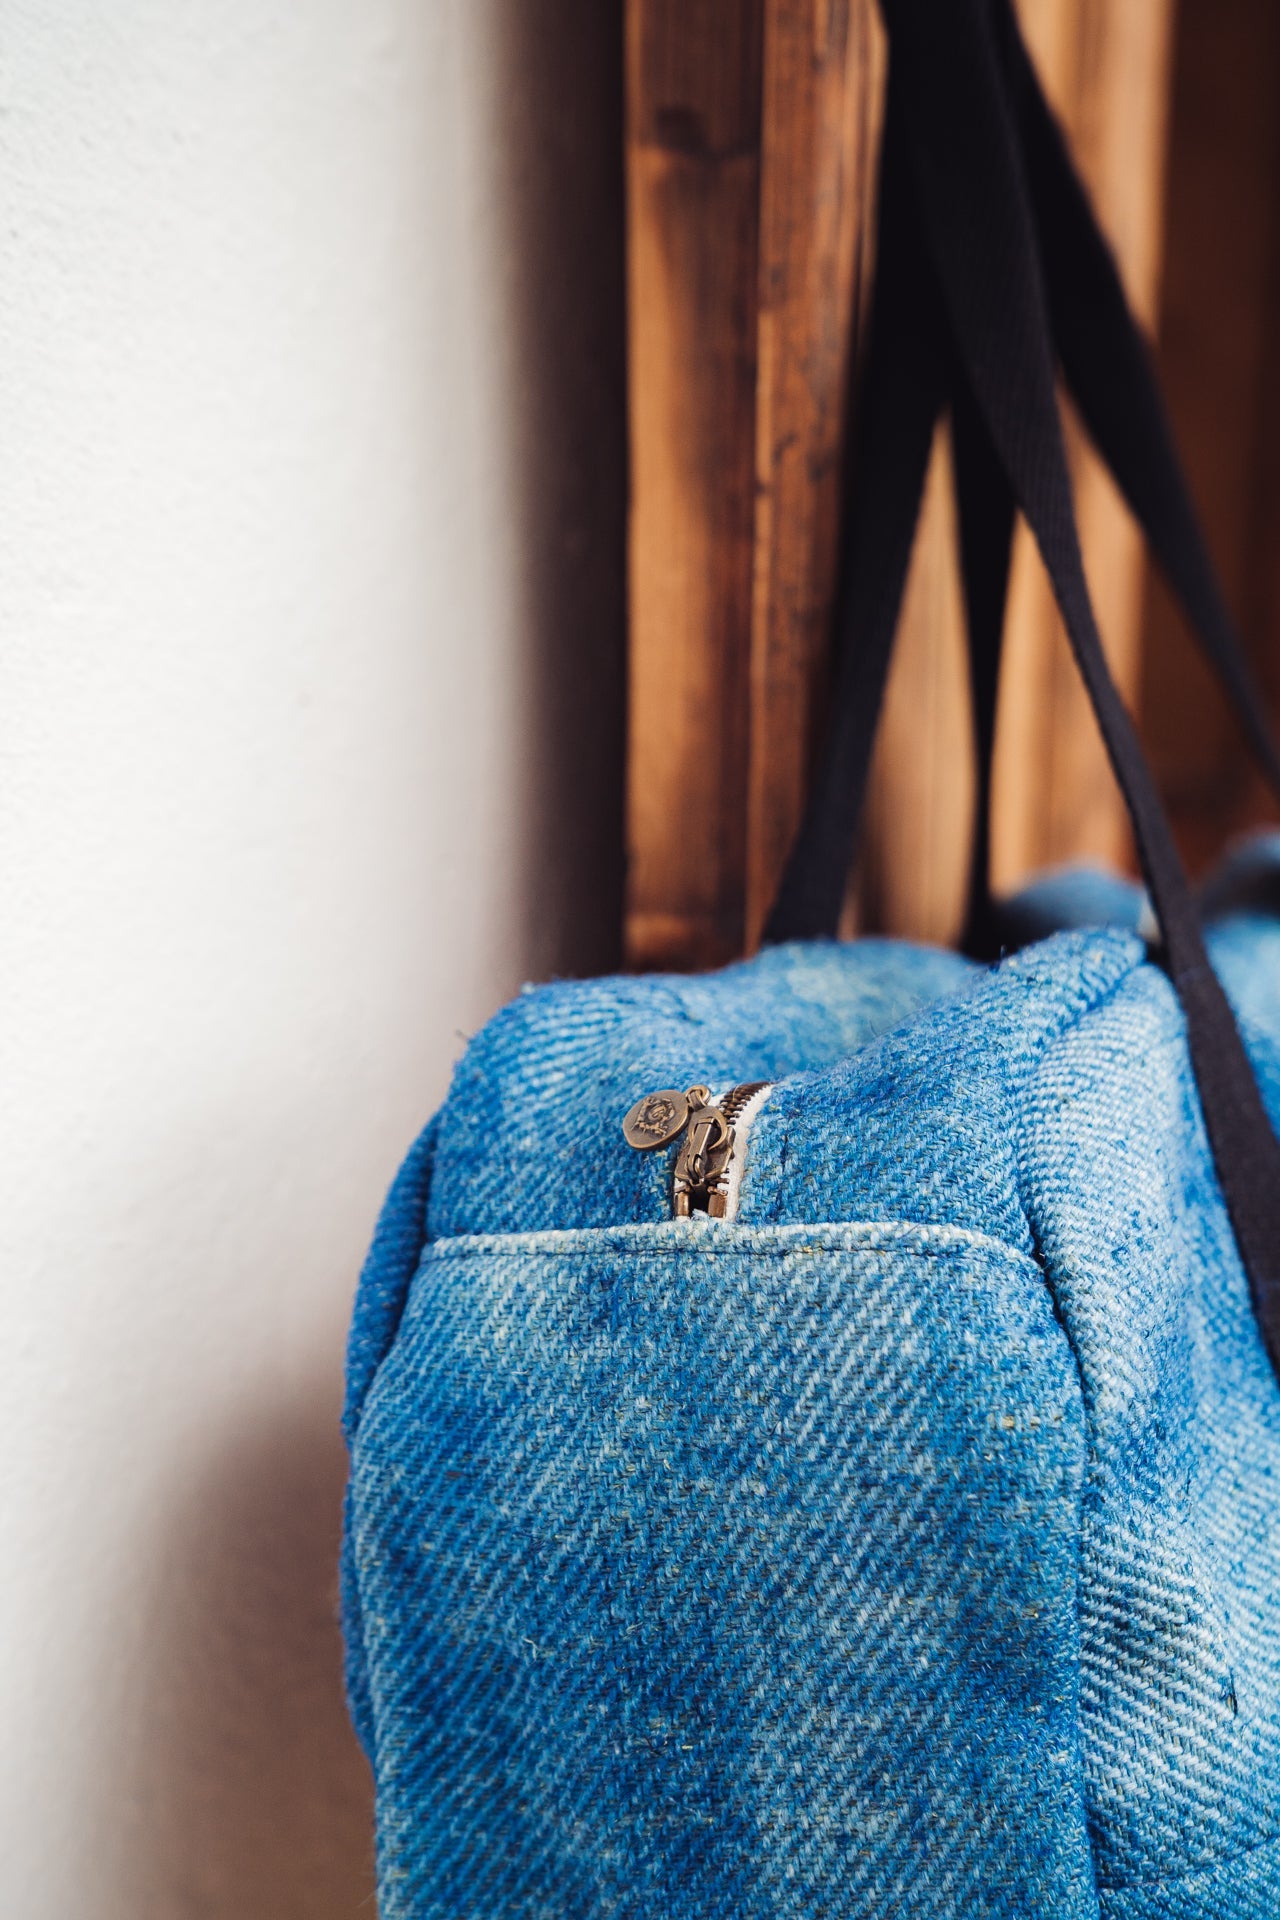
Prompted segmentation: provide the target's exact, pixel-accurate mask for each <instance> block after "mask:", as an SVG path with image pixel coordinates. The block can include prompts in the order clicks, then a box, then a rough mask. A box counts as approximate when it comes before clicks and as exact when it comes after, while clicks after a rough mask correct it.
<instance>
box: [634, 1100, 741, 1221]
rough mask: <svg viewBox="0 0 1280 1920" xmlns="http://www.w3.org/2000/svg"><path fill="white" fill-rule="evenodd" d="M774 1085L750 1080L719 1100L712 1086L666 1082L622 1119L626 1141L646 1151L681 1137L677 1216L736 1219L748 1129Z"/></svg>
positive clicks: (674, 1199) (674, 1193) (674, 1190)
mask: <svg viewBox="0 0 1280 1920" xmlns="http://www.w3.org/2000/svg"><path fill="white" fill-rule="evenodd" d="M772 1085H773V1082H772V1081H770V1080H747V1081H744V1082H743V1084H742V1085H741V1086H737V1087H730V1089H729V1091H728V1092H727V1093H725V1094H722V1095H721V1096H720V1097H719V1098H718V1099H713V1097H712V1094H711V1090H710V1088H709V1087H701V1086H697V1087H686V1088H685V1090H684V1092H683V1093H681V1092H680V1091H679V1089H678V1088H675V1087H665V1088H663V1089H662V1091H661V1092H659V1093H647V1094H645V1095H644V1097H643V1099H640V1100H637V1101H636V1104H635V1105H634V1107H632V1109H631V1111H630V1113H629V1114H628V1115H627V1117H626V1119H625V1120H624V1121H623V1123H622V1131H623V1134H624V1136H625V1138H626V1142H627V1145H628V1146H630V1147H634V1148H635V1149H636V1151H637V1152H638V1153H648V1152H651V1151H652V1150H653V1149H654V1148H655V1147H669V1146H670V1145H671V1143H672V1142H673V1141H674V1140H680V1141H681V1146H680V1151H679V1153H678V1154H677V1155H676V1164H675V1171H674V1173H673V1175H672V1180H671V1212H672V1216H673V1217H674V1218H675V1219H677V1220H687V1219H688V1218H689V1216H690V1214H694V1213H705V1214H707V1215H708V1216H709V1217H710V1218H711V1219H712V1220H732V1219H733V1217H734V1215H735V1214H736V1213H737V1211H738V1192H739V1189H740V1187H741V1185H742V1165H743V1160H744V1158H745V1155H746V1145H747V1133H748V1130H749V1128H750V1126H751V1122H752V1120H754V1118H755V1116H756V1114H757V1113H758V1112H759V1110H760V1108H761V1107H762V1106H763V1105H764V1102H765V1099H766V1098H767V1096H768V1094H769V1091H770V1088H771V1087H772ZM682 1136H683V1137H682Z"/></svg>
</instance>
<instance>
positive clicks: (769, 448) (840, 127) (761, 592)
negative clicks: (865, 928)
mask: <svg viewBox="0 0 1280 1920" xmlns="http://www.w3.org/2000/svg"><path fill="white" fill-rule="evenodd" d="M884 62H885V49H884V38H883V32H882V29H881V27H880V20H879V15H878V13H877V11H876V9H875V7H874V4H873V0H766V5H765V32H764V118H763V135H762V142H761V180H760V278H759V287H760V294H759V349H758V379H757V391H756V518H755V538H754V591H753V600H752V625H751V707H750V764H749V778H748V809H747V822H748V838H747V899H746V934H747V944H748V946H749V947H750V946H753V945H754V944H755V942H756V940H757V939H758V937H759V933H760V928H761V926H762V924H763V921H764V918H765V915H766V914H767V912H768V909H769V907H770V905H771V904H772V901H773V897H774V894H775V892H776V891H777V886H778V881H779V879H780V878H781V874H782V868H783V865H784V863H785V860H786V857H787V854H788V852H789V851H790V848H791V843H792V841H793V839H794V837H795V833H796V829H797V827H798V825H799V822H800V815H801V812H802V809H803V805H804V798H805V792H806V789H807V785H808V779H809V774H810V770H811V766H812V760H813V753H814V749H815V746H816V744H817V740H818V737H819V735H820V731H821V717H822V716H821V704H822V695H823V691H824V689H825V686H826V678H827V676H826V662H827V654H828V642H829V631H830V613H831V593H832V583H833V578H834V573H835V558H836V520H837V511H838V505H839V498H838V495H839V477H840V461H841V449H842V442H843V437H844V432H845V424H846V418H847V400H848V388H849V374H850V368H851V365H852V364H853V362H854V360H855V359H856V356H857V353H858V349H859V345H860V342H861V337H862V332H863V326H864V323H865V319H866V312H867V306H868V301H869V295H870V284H871V267H872V247H873V240H874V226H875V219H874V213H875V209H874V196H875V180H876V146H877V141H878V136H879V125H880V112H881V104H882V98H883V82H884Z"/></svg>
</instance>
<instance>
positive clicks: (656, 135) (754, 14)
mask: <svg viewBox="0 0 1280 1920" xmlns="http://www.w3.org/2000/svg"><path fill="white" fill-rule="evenodd" d="M762 5H763V0H628V9H627V122H628V124H627V211H628V239H627V247H628V327H629V350H628V351H629V375H628V378H629V403H630V427H631V518H630V566H629V573H630V585H629V598H630V687H629V691H630V721H629V732H630V741H629V754H628V841H629V873H628V914H627V952H628V956H629V959H630V961H631V963H632V964H633V965H638V966H654V965H668V966H695V965H711V964H714V963H715V962H717V961H720V960H725V959H728V958H729V957H731V956H732V955H733V954H735V953H737V952H739V951H740V950H741V947H742V942H743V902H744V896H745V888H746V822H747V807H746V780H747V752H748V689H749V683H750V636H751V571H752V533H753V525H754V511H753V495H754V483H755V384H756V282H757V258H758V249H757V238H758V217H759V194H760V169H759V163H760V103H761V46H762V37H763V24H764V22H763V12H762Z"/></svg>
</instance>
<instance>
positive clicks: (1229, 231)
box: [1142, 0, 1280, 871]
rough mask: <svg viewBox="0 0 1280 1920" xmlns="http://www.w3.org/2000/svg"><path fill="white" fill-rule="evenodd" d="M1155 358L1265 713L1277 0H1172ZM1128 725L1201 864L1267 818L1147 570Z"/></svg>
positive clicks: (1271, 685)
mask: <svg viewBox="0 0 1280 1920" xmlns="http://www.w3.org/2000/svg"><path fill="white" fill-rule="evenodd" d="M1170 111H1171V143H1170V155H1169V179H1168V219H1167V227H1168V233H1167V240H1166V264H1165V271H1164V280H1163V287H1162V293H1161V326H1160V335H1161V338H1160V372H1161V377H1162V380H1163V382H1164V388H1165V393H1166V395H1167V398H1168V401H1169V409H1170V413H1171V415H1172V417H1173V423H1174V430H1175V432H1176V434H1177V436H1178V440H1179V444H1180V447H1181V450H1182V453H1183V456H1184V458H1185V460H1186V465H1187V471H1188V476H1189V478H1190V481H1191V487H1192V491H1193V493H1194V494H1195V496H1196V500H1197V504H1198V505H1199V507H1200V510H1201V514H1202V516H1203V521H1204V526H1205V532H1206V535H1207V538H1208V541H1209V546H1210V549H1211V551H1212V553H1213V556H1214V560H1215V562H1216V564H1217V567H1218V570H1219V574H1220V576H1221V579H1222V584H1223V588H1224V591H1225V593H1226V595H1227V599H1228V602H1229V603H1230V605H1231V607H1232V608H1233V610H1234V612H1235V614H1236V617H1237V618H1238V620H1239V621H1240V623H1241V626H1242V628H1243V631H1244V638H1245V641H1246V643H1247V645H1248V647H1249V649H1250V652H1251V654H1252V657H1253V664H1254V667H1255V669H1256V671H1257V673H1258V677H1259V679H1260V681H1261V682H1262V684H1263V687H1264V688H1265V689H1267V690H1268V691H1269V693H1270V695H1271V702H1272V715H1273V718H1274V719H1275V720H1276V721H1278V722H1280V571H1278V569H1277V555H1278V554H1280V356H1278V355H1277V352H1276V340H1277V338H1278V337H1280V8H1277V7H1276V5H1275V0H1181V3H1180V6H1179V10H1178V33H1177V49H1176V57H1175V67H1174V79H1173V88H1172V98H1171V108H1170ZM1142 711H1143V729H1144V734H1145V737H1146V741H1147V746H1148V750H1149V752H1150V754H1151V757H1152V764H1153V766H1154V767H1155V770H1156V773H1157V775H1158V776H1159V779H1160V783H1161V786H1162V787H1163V789H1164V792H1165V795H1166V797H1167V800H1168V802H1169V805H1170V810H1171V813H1172V816H1173V823H1174V828H1175V831H1176V832H1177V834H1178V838H1179V841H1180V843H1181V846H1182V850H1183V853H1184V856H1185V857H1186V859H1187V860H1188V862H1189V864H1190V865H1191V867H1192V868H1193V870H1195V871H1200V870H1202V869H1203V868H1204V867H1205V866H1207V865H1208V864H1209V863H1210V862H1211V861H1212V860H1213V859H1214V858H1215V857H1216V855H1217V854H1218V853H1219V852H1220V850H1221V848H1222V846H1223V844H1224V842H1225V841H1226V840H1227V839H1229V838H1230V836H1231V835H1232V834H1234V833H1237V832H1239V831H1241V830H1242V829H1243V828H1245V827H1247V826H1250V825H1254V824H1257V823H1259V822H1261V821H1272V822H1274V820H1275V817H1276V816H1275V804H1274V802H1273V801H1272V800H1270V798H1269V797H1268V795H1267V793H1266V791H1265V789H1264V787H1263V785H1262V783H1261V781H1260V779H1259V778H1258V776H1257V774H1256V772H1255V770H1254V768H1253V766H1252V762H1251V761H1250V759H1249V758H1248V756H1247V754H1246V753H1245V752H1244V750H1243V747H1242V744H1241V738H1240V733H1239V729H1238V727H1237V725H1236V723H1235V721H1234V720H1233V718H1232V716H1231V715H1230V713H1229V711H1228V709H1227V706H1226V703H1225V701H1224V700H1223V698H1222V695H1221V694H1220V693H1219V691H1218V689H1217V687H1216V685H1215V684H1214V682H1213V680H1212V678H1211V676H1210V674H1209V672H1208V669H1207V668H1206V667H1205V666H1204V665H1203V664H1202V662H1201V660H1200V658H1199V656H1198V654H1197V653H1196V652H1195V650H1194V649H1193V647H1192V644H1191V642H1190V640H1189V639H1188V637H1187V635H1186V634H1185V632H1184V630H1183V628H1182V624H1181V621H1180V619H1179V616H1178V615H1177V614H1176V613H1175V611H1174V609H1173V607H1172V605H1171V604H1170V601H1169V597H1168V595H1167V593H1166V592H1165V590H1164V589H1163V587H1162V586H1161V584H1160V583H1159V582H1158V580H1156V579H1155V578H1154V577H1153V579H1152V582H1151V587H1150V591H1149V595H1148V607H1147V622H1146V632H1145V637H1144V645H1143V684H1142Z"/></svg>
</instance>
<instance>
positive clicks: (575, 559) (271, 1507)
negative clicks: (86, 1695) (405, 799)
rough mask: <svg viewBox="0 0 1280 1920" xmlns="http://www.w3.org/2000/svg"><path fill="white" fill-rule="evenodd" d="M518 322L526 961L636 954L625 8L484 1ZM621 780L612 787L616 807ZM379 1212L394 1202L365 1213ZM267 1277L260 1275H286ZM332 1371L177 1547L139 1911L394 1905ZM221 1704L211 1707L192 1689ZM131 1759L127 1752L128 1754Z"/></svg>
mask: <svg viewBox="0 0 1280 1920" xmlns="http://www.w3.org/2000/svg"><path fill="white" fill-rule="evenodd" d="M486 10H487V14H488V16H489V25H488V27H487V29H486V31H487V33H488V43H487V44H488V52H487V58H489V59H490V60H491V61H492V68H491V72H490V74H489V76H488V82H487V84H488V87H489V89H490V92H489V94H488V98H487V105H488V107H489V117H490V119H491V122H492V130H493V149H494V151H493V166H494V170H495V172H494V177H495V190H496V192H497V193H498V195H499V197H500V200H501V203H502V207H503V210H504V223H505V234H506V241H507V246H508V250H509V256H510V257H509V261H508V262H507V267H508V271H507V274H506V276H505V278H504V279H503V281H502V283H501V285H502V297H503V299H504V300H505V301H506V302H507V303H508V306H509V313H508V315H507V316H506V320H505V326H504V329H503V330H504V331H505V334H506V337H507V338H508V340H509V341H510V352H511V355H512V361H511V366H510V368H509V369H508V370H507V384H508V388H509V392H510V405H511V416H512V418H511V428H512V433H513V436H514V437H515V444H516V453H517V462H518V477H519V482H520V484H519V486H518V488H517V493H518V498H519V502H520V505H519V509H518V511H519V512H520V514H521V516H522V526H521V528H520V547H521V551H522V554H523V574H522V581H521V591H522V595H523V612H524V616H525V620H526V627H527V633H528V654H527V667H526V671H527V676H528V678H527V684H526V688H525V698H526V702H527V705H526V712H527V715H528V718H529V721H530V723H531V724H530V728H529V736H530V740H531V744H530V746H529V748H528V752H529V761H528V765H527V768H526V769H525V770H524V777H525V781H526V791H527V794H528V808H527V813H526V819H525V823H524V831H525V833H526V835H527V840H526V857H525V861H524V867H525V870H526V871H527V872H528V874H529V892H528V897H527V901H526V903H525V906H526V913H527V916H528V918H527V923H526V924H527V926H528V929H529V940H528V943H527V946H526V952H527V954H528V955H529V956H530V959H529V962H528V964H530V966H531V969H532V970H534V971H536V972H538V973H540V974H546V973H579V974H581V973H586V972H593V971H599V970H601V969H604V968H607V967H609V966H611V965H615V964H616V963H617V960H618V955H619V950H620V928H621V898H622V851H621V849H622V784H621V781H622V765H623V680H624V651H623V633H624V618H625V581H624V561H625V491H626V474H625V359H624V338H623V314H624V297H623V296H624V288H623V234H622V209H623V198H622V173H621V166H622V158H621V155H622V146H621V117H622V47H621V9H620V8H610V7H600V6H598V5H596V4H594V0H537V3H536V4H530V0H486ZM602 796H604V797H603V799H602ZM370 1225H371V1226H372V1220H371V1221H370ZM264 1297H265V1294H264ZM337 1373H338V1369H337V1364H336V1357H335V1361H334V1365H333V1369H332V1371H331V1372H330V1371H329V1370H328V1369H327V1368H326V1370H325V1371H324V1374H323V1377H320V1378H316V1379H313V1380H312V1381H311V1382H310V1383H309V1384H308V1385H307V1387H306V1388H305V1390H302V1391H300V1392H299V1393H298V1394H297V1396H296V1398H295V1399H294V1400H293V1401H292V1403H291V1404H288V1405H282V1406H281V1407H280V1408H279V1410H278V1415H277V1416H276V1417H274V1418H273V1419H272V1420H271V1422H270V1423H269V1424H264V1425H262V1426H260V1427H259V1428H257V1430H247V1431H245V1432H244V1433H243V1434H242V1435H241V1437H240V1438H239V1439H238V1440H237V1442H236V1444H235V1446H234V1448H233V1449H231V1450H230V1451H228V1452H226V1453H225V1454H224V1455H223V1456H222V1457H220V1458H214V1459H210V1460H209V1461H208V1462H207V1465H206V1467H205V1470H204V1473H203V1478H202V1480H201V1481H200V1483H199V1484H195V1485H193V1486H191V1487H190V1490H189V1493H188V1494H187V1495H186V1496H185V1497H184V1503H183V1507H182V1510H181V1511H180V1512H178V1513H177V1514H176V1515H175V1516H174V1518H173V1522H172V1527H171V1529H170V1531H169V1532H168V1534H167V1537H166V1538H165V1539H164V1540H162V1542H161V1543H160V1548H159V1554H160V1589H159V1594H158V1599H157V1608H158V1612H159V1615H160V1618H161V1619H162V1621H163V1623H164V1624H163V1627H162V1629H161V1632H160V1635H159V1644H157V1645H155V1646H154V1647H152V1648H149V1649H148V1650H147V1656H146V1662H145V1665H146V1671H147V1673H148V1675H149V1676H150V1680H149V1684H150V1686H151V1689H152V1690H151V1695H150V1698H149V1699H148V1700H147V1701H146V1702H143V1703H141V1706H140V1709H139V1714H140V1720H141V1727H142V1738H141V1742H140V1746H139V1754H140V1757H139V1758H138V1759H137V1760H136V1761H133V1762H130V1763H128V1766H129V1767H131V1768H132V1769H133V1772H132V1777H128V1778H125V1779H115V1780H109V1781H103V1782H102V1783H101V1792H102V1793H103V1794H104V1795H105V1796H107V1798H108V1799H109V1800H110V1802H111V1805H112V1806H113V1807H114V1808H116V1809H118V1808H119V1805H120V1796H121V1795H122V1794H124V1795H126V1796H127V1800H128V1804H129V1811H130V1828H131V1831H132V1833H133V1835H134V1836H135V1843H136V1845H137V1846H138V1847H140V1848H141V1849H142V1850H143V1853H144V1857H142V1858H139V1857H137V1855H136V1854H134V1853H133V1848H132V1846H131V1847H130V1849H129V1851H130V1853H131V1854H133V1857H131V1858H130V1859H129V1861H128V1864H127V1866H126V1868H125V1870H124V1871H125V1878H126V1879H127V1881H128V1883H129V1892H128V1895H127V1907H121V1908H117V1906H116V1905H115V1904H114V1901H113V1896H115V1895H118V1894H119V1893H120V1892H122V1891H123V1889H119V1888H110V1889H108V1888H105V1887H104V1896H105V1904H104V1907H103V1909H102V1911H104V1912H105V1911H110V1912H111V1913H113V1914H114V1913H115V1912H117V1911H125V1910H127V1911H129V1912H130V1913H131V1915H133V1916H134V1920H187V1917H188V1916H190V1917H191V1920H294V1917H295V1916H297V1920H304V1917H305V1920H330V1916H332V1917H333V1920H336V1917H337V1916H339V1915H343V1916H349V1915H352V1914H356V1913H359V1912H369V1913H372V1911H373V1910H374V1900H373V1869H372V1863H371V1858H370V1838H369V1836H370V1825H371V1814H370V1789H369V1781H368V1774H367V1769H366V1767H365V1763H364V1760H363V1757H362V1756H361V1754H360V1752H359V1749H358V1747H357V1745H356V1742H355V1739H354V1735H353V1734H352V1732H351V1730H350V1727H349V1725H348V1722H347V1718H346V1711H345V1706H344V1703H343V1699H342V1689H341V1648H340V1642H339V1635H338V1628H337V1619H336V1613H337V1576H336V1563H337V1551H338V1538H339V1527H340V1509H341V1500H342V1491H343V1484H344V1478H345V1456H344V1454H343V1450H342V1446H341V1442H340V1439H339V1436H338V1429H337V1413H338V1397H339V1382H338V1377H337ZM193 1702H199V1703H200V1706H199V1710H198V1711H193V1708H192V1703H193ZM126 1771H128V1767H127V1768H126Z"/></svg>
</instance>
